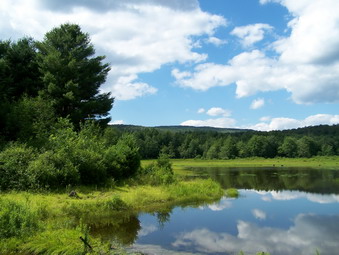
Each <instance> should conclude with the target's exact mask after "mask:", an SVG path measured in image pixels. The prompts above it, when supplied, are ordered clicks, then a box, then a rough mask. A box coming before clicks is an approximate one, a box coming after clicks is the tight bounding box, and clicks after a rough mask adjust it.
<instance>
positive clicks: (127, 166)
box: [104, 134, 140, 179]
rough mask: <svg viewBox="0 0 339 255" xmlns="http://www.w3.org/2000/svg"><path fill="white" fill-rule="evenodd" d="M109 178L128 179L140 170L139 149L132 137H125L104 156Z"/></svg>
mask: <svg viewBox="0 0 339 255" xmlns="http://www.w3.org/2000/svg"><path fill="white" fill-rule="evenodd" d="M104 163H105V166H106V167H107V173H108V175H109V176H111V177H113V178H115V179H122V178H128V177H131V176H133V175H135V173H136V172H137V170H138V169H139V168H140V155H139V148H138V146H137V144H136V141H135V138H134V137H133V136H132V135H128V134H127V135H124V136H123V137H121V138H120V139H119V141H118V143H117V144H116V145H113V146H111V147H109V148H108V149H107V150H106V152H105V155H104Z"/></svg>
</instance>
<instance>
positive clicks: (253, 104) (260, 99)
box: [250, 98, 265, 110]
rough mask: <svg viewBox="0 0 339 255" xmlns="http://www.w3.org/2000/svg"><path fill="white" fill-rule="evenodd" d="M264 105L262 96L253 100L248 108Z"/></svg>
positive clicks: (253, 108)
mask: <svg viewBox="0 0 339 255" xmlns="http://www.w3.org/2000/svg"><path fill="white" fill-rule="evenodd" d="M264 105H265V100H264V99H263V98H258V99H255V100H253V102H252V104H251V106H250V108H251V109H252V110H256V109H259V108H261V107H263V106H264Z"/></svg>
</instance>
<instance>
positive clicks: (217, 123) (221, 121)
mask: <svg viewBox="0 0 339 255" xmlns="http://www.w3.org/2000/svg"><path fill="white" fill-rule="evenodd" d="M235 123H236V121H235V120H234V119H232V118H217V119H207V120H186V121H184V122H182V123H181V124H180V125H182V126H194V127H218V128H229V127H234V125H235Z"/></svg>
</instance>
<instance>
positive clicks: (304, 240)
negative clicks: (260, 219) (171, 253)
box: [172, 214, 339, 255]
mask: <svg viewBox="0 0 339 255" xmlns="http://www.w3.org/2000/svg"><path fill="white" fill-rule="evenodd" d="M338 220H339V216H338V215H333V216H325V215H323V216H318V215H308V214H300V215H298V216H297V217H296V218H295V219H294V225H292V226H291V227H290V228H288V229H278V228H270V227H260V226H258V225H256V224H253V223H249V222H246V221H238V223H237V229H238V235H237V236H233V235H230V234H228V233H217V232H213V231H210V230H208V229H205V228H204V229H196V230H193V231H191V232H185V233H182V234H181V235H180V236H178V238H177V240H176V241H175V242H173V244H172V245H173V246H174V247H176V248H183V247H185V248H186V249H189V250H194V251H197V252H203V253H208V254H211V253H225V252H226V253H230V254H233V253H238V252H239V251H243V252H245V253H246V254H247V253H248V254H253V253H256V252H258V251H265V252H269V253H271V254H277V255H285V254H301V255H304V254H305V255H306V254H313V253H314V252H315V251H316V249H318V250H319V251H320V253H321V254H331V255H334V254H337V248H338V247H337V245H336V244H337V240H338V238H339V225H338V224H337V222H338Z"/></svg>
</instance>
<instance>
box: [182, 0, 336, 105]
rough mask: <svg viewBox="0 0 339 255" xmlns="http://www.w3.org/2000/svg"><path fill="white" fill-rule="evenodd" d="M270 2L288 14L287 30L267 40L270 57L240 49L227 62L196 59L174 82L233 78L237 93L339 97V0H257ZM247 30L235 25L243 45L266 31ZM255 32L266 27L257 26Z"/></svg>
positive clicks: (224, 82) (214, 82)
mask: <svg viewBox="0 0 339 255" xmlns="http://www.w3.org/2000/svg"><path fill="white" fill-rule="evenodd" d="M269 2H277V3H279V4H281V5H283V6H285V7H286V8H287V10H288V11H289V12H290V14H291V16H292V19H291V20H290V22H289V23H288V26H289V29H290V34H289V35H288V36H286V37H282V38H280V39H278V40H276V41H275V42H273V43H272V45H271V49H273V50H274V51H275V53H276V56H275V57H274V58H273V57H270V56H268V55H266V52H264V51H262V50H258V49H254V50H252V51H248V52H243V53H240V54H239V55H237V56H235V57H234V58H233V59H231V60H230V61H228V63H227V64H225V65H220V64H214V63H203V64H199V65H197V66H196V67H195V68H194V71H193V72H191V73H190V74H189V75H186V76H185V77H183V78H181V79H177V83H178V84H180V85H181V86H184V87H191V88H193V89H197V90H207V89H209V88H211V87H216V86H228V85H230V84H234V83H235V84H236V86H237V88H236V95H237V97H245V96H249V95H253V94H255V93H257V92H267V91H274V90H281V89H283V90H286V91H288V92H290V93H291V97H292V99H293V100H294V102H296V103H300V104H309V103H323V102H329V103H335V102H339V72H338V70H339V48H338V47H337V46H338V45H339V12H338V11H337V10H338V9H339V1H337V0H325V1H318V0H307V1H305V0H303V1H295V0H262V1H261V3H262V4H267V3H269ZM254 27H255V26H254ZM267 28H268V27H267ZM246 29H247V30H248V31H255V29H253V28H252V30H251V29H250V28H249V27H247V28H246ZM246 29H245V28H242V30H241V29H240V32H239V29H238V32H236V31H237V30H236V29H235V30H234V31H235V32H233V33H235V34H237V35H238V36H241V38H243V39H246V38H247V39H248V42H247V44H250V43H251V42H255V41H256V40H259V39H260V38H262V37H261V36H264V33H263V34H261V33H259V35H258V36H257V37H255V36H250V35H249V33H248V34H246V33H245V32H246ZM241 31H245V32H241ZM257 31H261V32H263V31H265V29H264V28H263V26H262V25H261V29H260V26H257ZM254 34H255V33H254ZM253 38H254V39H253ZM255 38H257V39H255ZM178 72H179V73H180V71H178Z"/></svg>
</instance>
